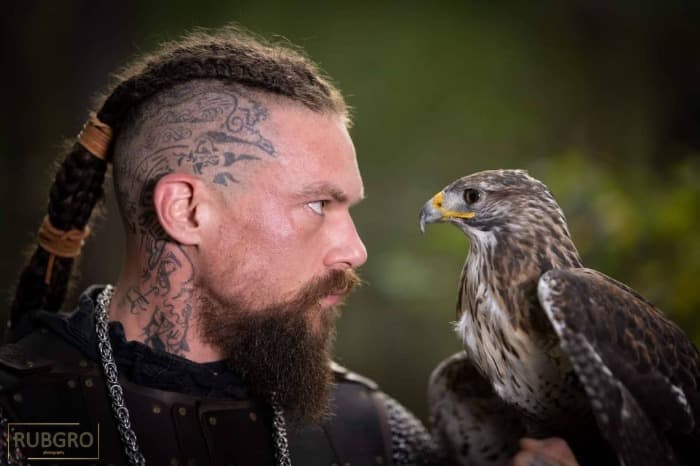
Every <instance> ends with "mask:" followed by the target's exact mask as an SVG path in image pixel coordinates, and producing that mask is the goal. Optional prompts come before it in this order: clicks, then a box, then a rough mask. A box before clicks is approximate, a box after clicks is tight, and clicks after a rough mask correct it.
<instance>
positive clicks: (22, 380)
mask: <svg viewBox="0 0 700 466" xmlns="http://www.w3.org/2000/svg"><path fill="white" fill-rule="evenodd" d="M333 371H334V374H335V379H336V385H335V388H334V392H333V398H332V407H333V412H334V414H333V416H331V418H330V419H329V420H328V421H326V422H324V423H323V424H320V425H308V426H305V427H302V428H295V429H290V430H289V433H288V440H289V445H290V451H291V457H292V464H293V465H304V466H316V465H318V466H321V465H324V466H331V465H337V466H345V465H352V466H363V465H364V466H370V465H390V464H391V457H392V452H391V432H390V429H389V423H388V421H387V414H386V407H385V404H384V402H383V400H382V398H381V392H380V391H379V390H378V389H377V387H376V385H375V384H374V383H372V382H371V381H369V380H367V379H365V378H363V377H361V376H358V375H356V374H354V373H352V372H350V371H348V370H346V369H344V368H342V367H340V366H337V365H334V368H333ZM120 383H121V385H122V387H123V389H124V399H125V401H126V405H127V407H128V410H129V413H130V418H131V423H132V428H133V429H134V431H135V433H136V437H137V439H138V444H139V447H140V449H141V452H142V453H143V455H144V456H145V458H146V464H148V465H181V466H184V465H188V466H190V465H192V466H194V465H201V466H209V465H211V466H214V465H238V466H258V465H261V466H262V465H274V464H275V454H274V451H275V450H274V447H273V443H272V438H273V436H272V411H271V409H270V407H269V406H268V405H267V404H263V403H261V402H259V401H256V400H253V399H245V400H233V399H224V398H206V397H201V396H193V395H188V394H183V393H177V392H171V391H164V390H158V389H153V388H149V387H145V386H141V385H137V384H134V383H131V382H129V381H128V380H126V379H125V378H124V377H120ZM0 409H1V410H2V413H0V414H1V415H0V417H2V418H4V419H2V421H4V422H5V423H6V422H8V421H10V422H13V421H14V422H79V423H80V425H81V426H85V427H86V428H87V429H92V431H93V432H95V431H96V430H97V428H98V424H99V432H100V435H99V437H100V452H99V458H100V459H99V464H105V465H106V464H113V465H125V464H128V461H127V458H126V456H125V454H124V448H123V446H122V442H121V440H120V437H119V434H118V431H117V424H116V423H115V421H114V417H113V414H112V410H111V405H110V398H109V397H108V395H107V389H106V387H105V383H104V379H103V377H102V373H101V368H100V366H99V365H98V363H96V362H95V361H92V360H89V359H88V358H86V357H85V356H84V355H83V354H82V353H81V352H80V351H79V350H78V349H77V348H75V347H73V346H72V345H70V344H69V343H68V342H66V341H64V339H62V338H61V337H59V336H58V335H56V334H54V333H53V332H52V331H50V330H48V329H46V328H40V329H36V330H34V331H33V332H32V333H30V334H29V335H27V336H25V337H24V338H22V339H21V340H19V341H18V342H16V343H12V344H7V345H4V346H2V347H0ZM0 427H2V430H3V431H5V432H6V431H7V429H6V426H5V425H3V426H0ZM5 440H6V439H5ZM2 447H3V448H2V452H3V454H2V459H1V460H0V464H2V463H3V462H4V461H5V460H7V457H6V455H5V453H4V452H5V451H6V446H5V445H2ZM47 463H48V462H45V461H42V463H41V464H47ZM56 463H57V464H62V465H65V464H66V462H65V461H63V462H58V461H57V462H56ZM19 464H21V463H19ZM76 464H90V462H89V461H88V462H85V461H81V462H80V463H76Z"/></svg>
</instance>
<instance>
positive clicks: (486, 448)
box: [421, 170, 700, 466]
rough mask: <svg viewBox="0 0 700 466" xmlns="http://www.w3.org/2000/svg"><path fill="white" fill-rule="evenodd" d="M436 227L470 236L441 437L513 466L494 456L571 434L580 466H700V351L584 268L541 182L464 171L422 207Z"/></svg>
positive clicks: (634, 298)
mask: <svg viewBox="0 0 700 466" xmlns="http://www.w3.org/2000/svg"><path fill="white" fill-rule="evenodd" d="M438 221H440V222H449V223H453V224H455V225H456V226H458V227H459V228H461V229H462V230H463V231H464V232H465V234H467V235H468V236H469V239H470V250H469V255H468V256H467V260H466V263H465V265H464V269H463V270H462V276H461V278H460V285H459V292H458V300H457V322H456V324H455V329H456V331H457V334H458V335H459V337H460V339H461V340H462V342H463V344H464V350H465V351H464V354H463V355H461V356H455V357H453V358H451V359H449V360H447V361H446V362H444V363H443V364H442V365H441V366H440V367H438V369H436V371H435V372H434V374H433V376H432V378H431V387H430V390H429V401H430V404H431V416H432V417H433V428H434V434H435V435H436V437H437V438H439V439H442V440H443V441H444V442H445V443H446V444H449V448H450V449H451V450H453V452H454V453H453V456H454V457H455V458H456V461H457V463H458V464H465V465H466V464H469V465H480V464H488V465H490V464H493V465H496V464H506V463H507V461H506V460H505V459H504V458H505V456H504V455H494V454H493V451H492V450H494V449H498V448H501V449H504V448H505V449H506V450H508V451H509V452H511V451H513V450H514V448H515V442H516V441H517V438H518V437H520V436H522V435H523V434H527V435H530V436H537V437H545V436H562V437H564V438H566V439H567V440H568V441H569V442H570V444H571V446H572V448H573V449H574V451H575V453H577V455H578V457H579V460H580V461H581V462H582V463H586V462H590V463H591V464H603V463H604V462H610V463H612V464H614V463H615V462H616V461H619V462H620V463H624V464H626V465H628V466H630V465H647V464H649V465H652V464H654V465H661V464H670V465H673V464H700V453H699V452H698V450H699V449H700V447H698V445H700V444H699V443H698V442H700V422H696V418H697V417H700V391H699V388H698V386H699V385H700V369H699V367H700V356H699V354H698V351H697V349H696V348H695V347H694V346H693V344H692V343H691V342H690V341H689V340H688V338H687V337H686V336H685V334H684V333H683V332H682V331H681V330H680V329H679V328H678V327H677V326H676V325H675V324H673V323H672V322H670V321H669V320H668V319H667V318H666V317H665V316H664V315H663V313H662V312H661V311H660V310H658V309H657V308H656V307H654V306H653V305H652V304H651V303H649V302H648V301H646V300H645V299H644V298H642V297H641V296H640V295H638V294H637V293H636V292H634V291H633V290H631V289H630V288H628V287H627V286H625V285H623V284H621V283H619V282H616V281H615V280H613V279H611V278H609V277H607V276H605V275H604V274H602V273H600V272H597V271H594V270H591V269H585V268H583V265H582V263H581V259H580V257H579V254H578V252H577V250H576V247H575V245H574V243H573V241H572V240H571V236H570V234H569V231H568V228H567V225H566V220H565V217H564V214H563V213H562V211H561V209H560V208H559V206H558V204H557V203H556V201H555V200H554V197H553V196H552V194H551V193H550V192H549V190H548V189H547V187H546V186H545V185H544V184H542V183H541V182H539V181H537V180H535V179H534V178H532V177H530V176H529V175H528V174H527V173H526V172H524V171H522V170H493V171H486V172H479V173H475V174H473V175H469V176H466V177H464V178H461V179H459V180H457V181H455V182H453V183H452V184H450V185H448V186H447V187H446V188H445V189H444V190H443V191H442V192H441V193H439V194H438V195H436V196H435V197H434V198H433V199H432V200H431V201H428V203H426V205H425V206H424V208H423V210H422V211H421V228H422V227H423V225H424V224H425V223H429V222H438ZM475 387H480V388H478V389H475ZM484 387H487V388H488V389H489V390H486V389H485V388H484ZM475 393H478V396H476V395H475ZM455 405H457V406H455ZM475 419H476V420H477V421H475ZM504 419H505V420H507V422H505V421H504ZM480 422H481V423H482V424H483V425H482V426H481V428H480V429H479V428H478V425H479V423H480ZM504 422H505V423H504ZM475 426H476V427H475ZM494 426H496V427H494ZM504 426H505V427H504ZM514 426H517V427H514ZM475 429H476V430H475ZM477 430H478V431H479V433H478V434H477V433H476V431H477ZM485 432H489V433H488V434H485ZM504 442H505V444H506V445H507V446H506V447H498V445H502V444H504Z"/></svg>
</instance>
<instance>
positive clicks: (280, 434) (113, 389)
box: [95, 285, 292, 466]
mask: <svg viewBox="0 0 700 466" xmlns="http://www.w3.org/2000/svg"><path fill="white" fill-rule="evenodd" d="M113 294H114V287H113V286H112V285H107V286H105V288H104V290H102V292H100V294H99V295H98V296H97V306H95V331H96V333H97V348H98V350H99V351H98V353H99V356H100V362H101V363H102V369H103V370H104V375H105V385H106V386H107V394H108V395H109V398H110V401H111V402H112V414H114V417H115V419H116V420H117V430H118V431H119V436H120V437H121V440H122V445H123V446H124V453H125V454H126V457H127V458H128V459H129V464H131V465H132V466H145V465H146V459H145V458H144V457H143V454H142V453H141V450H140V449H139V445H138V441H137V439H136V433H135V432H134V430H133V429H132V428H131V421H130V418H129V410H128V409H127V407H126V405H125V404H124V390H123V389H122V386H121V385H120V384H119V374H118V373H117V364H116V363H115V362H114V352H113V351H112V343H111V342H110V340H109V330H108V325H109V316H108V311H107V309H109V303H110V301H111V300H112V295H113ZM270 406H271V407H272V428H273V433H272V436H273V441H274V444H275V458H276V459H277V464H278V466H292V459H291V456H290V454H289V443H288V441H287V424H286V422H285V419H284V410H283V409H282V407H281V406H280V404H279V402H278V401H277V394H276V393H275V392H272V393H271V394H270Z"/></svg>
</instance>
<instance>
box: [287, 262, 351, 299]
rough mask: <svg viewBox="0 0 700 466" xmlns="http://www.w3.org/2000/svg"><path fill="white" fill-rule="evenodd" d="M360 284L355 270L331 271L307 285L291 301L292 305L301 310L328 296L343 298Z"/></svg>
mask: <svg viewBox="0 0 700 466" xmlns="http://www.w3.org/2000/svg"><path fill="white" fill-rule="evenodd" d="M361 284H362V279H361V278H360V276H359V275H358V274H357V272H356V271H355V270H353V269H346V270H333V271H331V272H329V273H328V275H326V276H324V277H321V278H317V279H316V280H315V281H313V282H311V283H310V284H308V285H307V286H306V287H305V288H304V289H303V290H302V291H301V293H299V295H298V297H297V299H295V300H293V301H294V305H295V306H298V307H301V308H304V307H310V306H312V305H314V304H316V303H318V302H319V301H320V300H321V299H322V298H324V297H326V296H329V295H337V296H341V297H342V298H345V297H347V296H348V295H349V294H350V293H351V292H352V291H353V290H354V289H356V288H357V287H358V286H360V285H361Z"/></svg>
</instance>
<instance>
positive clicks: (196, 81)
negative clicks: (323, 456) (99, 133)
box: [18, 30, 366, 418]
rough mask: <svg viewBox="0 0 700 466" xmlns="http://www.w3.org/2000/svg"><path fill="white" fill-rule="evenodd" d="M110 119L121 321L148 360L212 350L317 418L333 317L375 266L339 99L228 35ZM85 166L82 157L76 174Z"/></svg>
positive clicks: (302, 63)
mask: <svg viewBox="0 0 700 466" xmlns="http://www.w3.org/2000/svg"><path fill="white" fill-rule="evenodd" d="M97 117H98V118H99V120H101V121H102V122H104V123H106V124H107V125H109V126H110V127H111V128H112V130H113V133H114V138H113V143H112V146H111V151H110V153H109V154H108V156H109V157H111V159H112V162H113V176H114V183H115V192H116V195H117V200H118V204H119V208H120V213H121V217H122V220H123V222H124V225H125V230H126V236H127V258H126V261H125V266H124V270H123V272H122V276H121V277H120V280H119V284H118V287H117V292H116V294H115V301H116V304H115V303H113V306H114V305H117V306H120V307H122V308H125V309H127V310H128V311H129V313H127V315H130V316H133V320H135V321H139V322H141V324H142V325H141V326H140V327H139V331H140V332H141V333H140V335H138V336H139V338H141V339H142V340H143V341H144V342H145V343H146V344H148V345H150V346H152V347H154V348H157V349H161V350H165V351H169V352H172V353H175V354H178V355H181V356H184V357H190V358H192V359H195V360H197V357H196V355H194V354H192V347H191V345H192V342H193V341H194V340H197V339H199V340H200V341H204V342H205V343H207V344H211V345H213V346H215V347H216V348H218V349H219V350H220V351H221V352H222V354H224V355H225V356H227V357H228V358H229V359H230V361H231V363H232V365H233V366H234V369H236V370H238V371H239V372H240V373H241V375H242V376H243V377H244V378H246V379H247V381H248V382H249V383H250V384H251V386H252V388H253V390H255V391H257V392H259V393H260V394H261V395H264V396H267V395H268V394H269V392H270V391H276V392H278V398H279V400H280V402H281V403H282V405H283V406H284V407H286V408H287V409H288V412H291V413H293V414H294V415H297V417H298V418H318V417H319V416H320V415H321V414H322V413H323V411H324V408H325V405H326V404H327V399H328V394H329V391H330V383H331V380H330V369H329V366H328V363H329V358H330V345H331V340H332V336H333V328H334V327H333V322H334V317H335V315H336V312H335V309H334V307H335V305H337V304H339V303H340V301H342V298H343V297H344V296H345V295H346V294H347V292H348V291H349V290H350V288H352V285H353V284H355V283H356V281H357V278H356V276H354V273H353V271H354V270H355V269H356V268H357V267H359V266H360V265H362V263H363V262H364V261H365V260H366V251H365V248H364V245H363V244H362V242H361V240H360V238H359V236H358V234H357V231H356V230H355V226H354V224H353V221H352V219H351V217H350V213H349V209H350V207H351V206H352V205H354V204H355V203H357V202H359V201H360V200H361V199H362V197H363V187H362V180H361V178H360V173H359V170H358V167H357V161H356V158H355V151H354V147H353V144H352V141H351V139H350V136H349V134H348V130H347V127H348V124H349V116H348V111H347V107H346V105H345V103H344V101H343V99H342V97H341V95H340V93H339V91H338V90H337V89H335V88H334V87H333V86H332V85H331V84H330V83H329V81H328V80H327V79H325V78H324V77H323V76H322V75H321V74H320V73H319V71H318V70H317V69H316V67H315V66H314V65H313V64H312V63H311V62H310V61H309V60H308V59H307V58H305V57H304V56H303V55H301V54H300V53H298V52H296V51H294V50H291V49H289V48H286V47H281V46H278V45H268V44H265V43H263V42H262V41H259V40H257V39H254V38H251V37H250V36H248V35H245V34H242V33H240V32H239V31H236V30H227V31H224V33H223V34H219V35H217V36H211V35H204V34H197V35H194V36H190V37H188V38H186V39H184V40H182V41H179V42H177V43H172V44H167V45H166V46H164V47H163V48H162V49H161V50H160V51H158V52H157V53H155V54H154V55H151V56H149V57H146V58H145V59H143V60H142V61H140V62H139V63H137V64H136V65H134V66H132V67H130V68H129V69H127V70H126V71H125V73H124V77H123V78H122V80H121V82H120V83H119V84H118V85H117V86H116V87H115V89H114V91H113V92H112V93H111V94H110V95H109V96H108V97H107V98H106V99H105V101H104V104H103V105H102V107H101V109H100V110H99V112H97ZM82 158H85V159H86V160H90V163H92V162H91V160H92V159H91V158H90V157H89V154H87V155H86V154H85V153H84V149H82V148H81V146H78V145H76V146H75V147H74V149H73V151H72V152H71V154H69V156H68V159H67V162H66V164H64V166H66V165H67V164H68V162H69V161H70V160H73V159H82ZM69 168H70V167H69ZM100 169H101V170H104V167H102V166H99V165H96V166H95V168H94V170H95V171H99V170H100ZM62 170H68V168H65V167H64V168H62ZM61 176H63V175H60V174H59V177H57V183H59V182H61V180H60V179H59V178H60V177H61ZM100 182H101V181H100ZM100 189H101V188H99V187H98V188H97V189H96V191H98V193H97V194H99V190H100ZM54 191H56V192H59V191H60V189H59V190H53V189H52V196H53V193H54ZM56 202H58V201H56ZM56 202H54V199H53V197H52V203H56ZM91 208H92V207H90V209H91ZM49 210H50V211H51V205H50V209H49ZM88 214H89V210H88ZM63 223H65V222H63ZM68 223H70V222H68ZM66 229H67V228H66ZM40 259H41V257H40ZM37 268H38V267H37ZM18 293H19V291H18Z"/></svg>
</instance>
